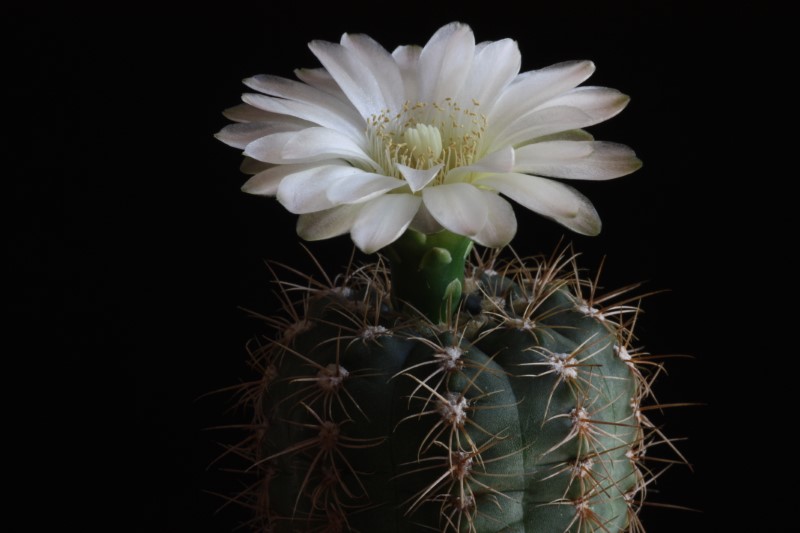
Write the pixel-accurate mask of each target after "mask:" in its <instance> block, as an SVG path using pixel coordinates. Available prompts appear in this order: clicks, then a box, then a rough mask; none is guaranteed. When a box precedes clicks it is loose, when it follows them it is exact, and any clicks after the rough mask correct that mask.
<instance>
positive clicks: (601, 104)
mask: <svg viewBox="0 0 800 533" xmlns="http://www.w3.org/2000/svg"><path fill="white" fill-rule="evenodd" d="M630 100H631V98H630V96H628V95H627V94H624V93H621V92H619V91H618V90H616V89H609V88H608V87H576V88H575V89H572V90H571V91H569V92H566V93H564V94H562V95H560V96H557V97H555V98H553V99H551V100H548V101H547V103H545V104H544V105H542V107H557V106H567V107H575V108H578V109H580V110H581V111H583V112H584V113H586V114H587V115H589V116H590V117H592V120H594V122H592V124H597V123H598V122H603V121H604V120H608V119H610V118H611V117H613V116H614V115H616V114H617V113H619V112H620V111H622V110H623V109H625V106H627V105H628V102H630Z"/></svg>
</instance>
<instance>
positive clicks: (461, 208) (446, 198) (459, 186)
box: [422, 183, 488, 236]
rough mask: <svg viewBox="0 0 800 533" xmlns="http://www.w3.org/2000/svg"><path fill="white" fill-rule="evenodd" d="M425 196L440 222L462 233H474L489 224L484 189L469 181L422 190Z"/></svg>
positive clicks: (451, 229) (455, 231) (433, 214)
mask: <svg viewBox="0 0 800 533" xmlns="http://www.w3.org/2000/svg"><path fill="white" fill-rule="evenodd" d="M422 199H423V201H424V202H425V207H427V208H428V211H430V213H431V216H433V218H435V219H436V221H437V222H439V224H441V225H442V226H444V227H445V228H447V229H449V230H450V231H452V232H453V233H457V234H459V235H467V236H469V235H475V234H477V233H478V232H479V231H480V230H481V229H482V228H483V226H484V224H485V223H486V217H487V214H488V208H487V206H486V203H485V202H484V198H483V195H482V194H481V191H479V190H478V189H477V188H475V187H473V186H472V185H469V184H467V183H450V184H445V185H438V186H436V187H426V188H425V189H422Z"/></svg>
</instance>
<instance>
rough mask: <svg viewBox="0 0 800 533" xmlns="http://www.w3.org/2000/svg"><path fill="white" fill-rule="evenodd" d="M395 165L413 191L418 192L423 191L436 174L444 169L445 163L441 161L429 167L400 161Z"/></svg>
mask: <svg viewBox="0 0 800 533" xmlns="http://www.w3.org/2000/svg"><path fill="white" fill-rule="evenodd" d="M395 166H396V167H397V170H399V171H400V174H402V175H403V177H404V178H405V179H406V181H407V182H408V186H409V187H411V192H417V191H421V190H422V189H423V188H424V187H425V186H426V185H427V184H429V183H430V182H431V181H432V180H433V178H435V177H436V174H438V173H439V171H440V170H441V169H442V167H443V166H444V163H439V164H438V165H435V166H433V167H431V168H427V169H416V168H411V167H408V166H406V165H403V164H400V163H395Z"/></svg>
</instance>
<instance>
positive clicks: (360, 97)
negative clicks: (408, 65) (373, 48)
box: [308, 41, 386, 118]
mask: <svg viewBox="0 0 800 533" xmlns="http://www.w3.org/2000/svg"><path fill="white" fill-rule="evenodd" d="M308 47H309V48H310V49H311V51H312V52H313V53H314V55H315V56H317V59H319V61H320V63H322V65H323V66H324V67H325V68H326V69H327V70H328V72H329V73H330V75H331V76H333V79H335V80H336V83H338V84H339V87H341V88H342V91H343V92H344V94H346V95H347V98H348V100H350V102H351V103H352V104H353V106H355V108H356V109H358V112H359V113H360V114H361V116H362V117H363V118H369V117H371V116H372V115H380V113H381V111H382V110H383V109H385V108H386V103H385V102H384V99H383V94H382V93H381V88H380V85H379V84H378V82H377V81H376V79H375V77H374V76H373V75H372V73H371V72H370V71H369V69H368V68H367V67H366V66H365V65H364V64H363V63H362V62H361V60H360V59H359V57H358V55H357V54H356V53H354V52H352V51H350V50H348V49H347V48H345V47H344V46H341V45H339V44H335V43H329V42H327V41H311V42H310V43H309V45H308Z"/></svg>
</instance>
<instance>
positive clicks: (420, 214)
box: [409, 202, 444, 235]
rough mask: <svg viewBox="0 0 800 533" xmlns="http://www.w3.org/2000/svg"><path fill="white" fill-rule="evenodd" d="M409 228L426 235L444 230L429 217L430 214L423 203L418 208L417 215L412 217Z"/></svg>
mask: <svg viewBox="0 0 800 533" xmlns="http://www.w3.org/2000/svg"><path fill="white" fill-rule="evenodd" d="M409 227H410V228H413V229H415V230H417V231H419V232H420V233H425V234H427V235H430V234H432V233H437V232H439V231H442V230H443V229H444V228H443V227H442V225H441V224H439V223H438V222H436V219H435V218H433V217H432V216H431V212H430V211H428V208H427V207H425V202H423V203H422V204H421V205H420V206H419V210H418V211H417V214H416V215H414V220H412V221H411V225H410V226H409Z"/></svg>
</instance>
